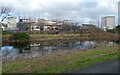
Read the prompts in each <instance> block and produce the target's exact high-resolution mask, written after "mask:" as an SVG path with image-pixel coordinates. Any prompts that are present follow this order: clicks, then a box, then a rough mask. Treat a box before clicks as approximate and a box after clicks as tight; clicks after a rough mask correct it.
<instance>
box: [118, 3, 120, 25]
mask: <svg viewBox="0 0 120 75" xmlns="http://www.w3.org/2000/svg"><path fill="white" fill-rule="evenodd" d="M118 25H120V1H119V2H118Z"/></svg>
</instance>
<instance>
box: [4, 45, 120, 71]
mask: <svg viewBox="0 0 120 75" xmlns="http://www.w3.org/2000/svg"><path fill="white" fill-rule="evenodd" d="M117 57H118V46H108V47H98V48H93V49H90V50H86V51H75V52H60V53H59V54H54V55H49V56H42V57H37V58H32V59H27V60H22V61H20V60H17V61H9V62H5V63H3V73H61V72H67V71H71V70H74V69H77V68H84V67H87V66H89V65H91V64H95V63H98V62H103V61H108V60H111V59H113V58H117Z"/></svg>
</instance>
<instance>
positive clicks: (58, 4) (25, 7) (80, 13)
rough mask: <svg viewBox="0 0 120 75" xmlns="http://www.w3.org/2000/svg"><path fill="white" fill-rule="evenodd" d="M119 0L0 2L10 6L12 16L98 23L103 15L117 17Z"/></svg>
mask: <svg viewBox="0 0 120 75" xmlns="http://www.w3.org/2000/svg"><path fill="white" fill-rule="evenodd" d="M118 1H119V0H0V4H4V5H7V6H12V7H13V9H14V11H13V14H12V15H14V16H16V17H17V16H18V15H19V13H21V14H22V15H26V16H29V14H30V16H31V17H33V16H34V17H45V18H48V19H69V20H73V21H77V22H79V23H93V24H98V20H100V18H101V17H104V16H115V17H116V24H117V18H118V16H117V15H118Z"/></svg>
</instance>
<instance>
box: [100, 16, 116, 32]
mask: <svg viewBox="0 0 120 75" xmlns="http://www.w3.org/2000/svg"><path fill="white" fill-rule="evenodd" d="M114 27H115V16H106V17H103V18H101V29H103V30H104V31H106V30H107V29H113V28H114Z"/></svg>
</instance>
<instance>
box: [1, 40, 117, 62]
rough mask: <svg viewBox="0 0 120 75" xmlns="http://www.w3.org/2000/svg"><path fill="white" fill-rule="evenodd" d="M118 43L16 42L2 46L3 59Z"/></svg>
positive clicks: (37, 55)
mask: <svg viewBox="0 0 120 75" xmlns="http://www.w3.org/2000/svg"><path fill="white" fill-rule="evenodd" d="M110 45H116V43H115V42H113V41H77V42H54V43H49V42H44V43H43V42H42V43H23V44H20V43H14V44H9V45H3V46H2V47H1V50H0V51H1V52H2V61H3V62H4V61H14V60H22V59H29V58H33V57H40V56H44V55H50V54H55V53H59V52H61V51H62V52H73V51H76V50H89V49H90V48H96V47H99V46H110Z"/></svg>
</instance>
